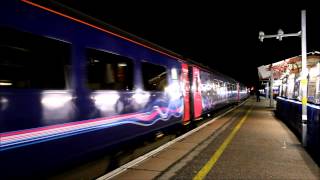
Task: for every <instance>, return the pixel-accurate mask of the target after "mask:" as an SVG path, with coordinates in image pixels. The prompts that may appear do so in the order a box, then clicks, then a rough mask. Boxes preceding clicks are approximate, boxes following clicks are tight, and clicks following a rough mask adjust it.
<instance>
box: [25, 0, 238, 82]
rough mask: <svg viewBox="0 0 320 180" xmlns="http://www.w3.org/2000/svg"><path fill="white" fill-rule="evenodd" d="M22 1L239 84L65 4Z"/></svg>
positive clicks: (39, 0) (52, 0)
mask: <svg viewBox="0 0 320 180" xmlns="http://www.w3.org/2000/svg"><path fill="white" fill-rule="evenodd" d="M21 1H22V2H24V3H27V4H30V5H33V6H36V7H38V8H41V9H44V10H47V11H50V12H52V13H55V14H58V15H60V16H63V17H65V18H68V19H71V20H73V21H76V22H79V23H82V24H85V25H88V26H90V27H93V28H95V29H98V30H101V31H104V32H106V33H109V34H112V35H115V36H117V37H119V38H122V39H125V40H127V41H130V42H132V43H135V44H138V45H141V46H143V47H146V48H148V49H151V50H153V51H156V52H158V53H161V54H163V55H166V56H169V57H171V58H174V59H177V60H179V61H181V62H186V63H190V64H193V65H195V66H197V67H200V68H202V69H205V70H207V71H211V72H214V73H215V74H216V75H218V76H220V77H222V78H224V79H226V80H228V81H231V82H238V81H236V80H235V79H233V78H231V77H229V76H227V75H224V74H222V73H220V72H219V71H217V70H214V69H213V68H211V67H208V66H205V65H203V64H201V63H199V62H196V61H194V60H192V59H189V58H186V57H184V56H182V55H181V54H178V53H175V52H173V51H171V50H168V49H166V48H164V47H162V46H159V45H157V44H155V43H152V42H150V41H148V40H145V39H143V38H141V37H138V36H136V35H134V34H131V33H129V32H127V31H124V30H122V29H120V28H117V27H115V26H112V25H110V24H108V23H106V22H104V21H101V20H99V19H97V18H94V17H91V16H89V15H87V14H85V13H83V12H81V11H79V10H76V9H73V8H71V7H69V6H67V5H65V4H61V3H59V2H57V1H54V0H47V1H43V0H33V1H32V2H31V1H30V0H21Z"/></svg>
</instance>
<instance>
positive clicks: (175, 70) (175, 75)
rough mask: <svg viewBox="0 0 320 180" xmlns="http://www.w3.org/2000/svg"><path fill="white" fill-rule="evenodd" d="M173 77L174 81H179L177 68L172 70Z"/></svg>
mask: <svg viewBox="0 0 320 180" xmlns="http://www.w3.org/2000/svg"><path fill="white" fill-rule="evenodd" d="M171 77H172V79H173V80H178V72H177V69H176V68H172V69H171Z"/></svg>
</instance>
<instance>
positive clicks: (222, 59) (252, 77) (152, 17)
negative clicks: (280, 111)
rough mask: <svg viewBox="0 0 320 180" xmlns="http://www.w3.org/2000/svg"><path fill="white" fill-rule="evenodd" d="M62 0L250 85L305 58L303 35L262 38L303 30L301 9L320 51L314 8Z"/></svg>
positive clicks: (311, 47) (319, 16) (319, 22)
mask: <svg viewBox="0 0 320 180" xmlns="http://www.w3.org/2000/svg"><path fill="white" fill-rule="evenodd" d="M57 1H59V2H61V3H64V4H67V5H69V6H71V7H73V8H75V9H78V10H80V11H82V12H84V13H86V14H88V15H90V16H93V17H95V18H97V19H100V20H102V21H104V22H106V23H109V24H111V25H113V26H116V27H119V28H121V29H123V30H125V31H127V32H130V33H132V34H135V35H137V36H139V37H141V38H144V39H146V40H148V41H151V42H153V43H156V44H158V45H160V46H162V47H165V48H167V49H169V50H172V51H174V52H176V53H179V54H181V55H183V56H184V57H187V58H191V59H193V60H194V61H197V62H200V63H202V64H204V65H207V66H209V67H211V68H213V69H216V70H218V71H220V72H222V73H224V74H226V75H228V76H231V77H233V78H235V79H237V80H239V81H241V82H243V83H245V84H246V85H250V86H252V85H256V83H257V81H258V75H257V67H258V66H260V65H265V64H269V63H272V62H276V61H280V60H283V59H284V58H289V57H292V56H296V55H300V54H301V40H300V38H299V37H290V38H287V39H283V40H282V41H278V40H276V39H266V40H265V41H264V42H263V43H261V42H260V41H259V39H258V33H259V31H260V30H263V31H264V32H265V34H276V33H277V31H278V29H279V28H281V29H282V30H283V31H284V32H285V33H296V32H298V31H300V28H301V25H300V23H301V17H300V15H301V9H306V10H307V41H308V43H307V44H308V46H307V49H308V52H310V51H315V50H317V51H320V13H319V10H318V8H316V7H317V6H316V5H314V6H312V4H299V5H294V4H293V3H294V2H292V4H288V2H287V4H286V3H283V4H281V3H279V2H277V1H275V2H272V1H259V4H257V3H252V2H254V1H250V2H242V1H240V2H238V3H232V2H228V1H225V2H215V1H173V0H172V1H164V0H162V1H148V2H142V1H117V3H113V4H108V3H106V2H110V1H101V0H100V1H93V0H90V1H89V0H88V1H78V0H68V1H67V0H57ZM173 2H174V3H173ZM295 4H296V2H295Z"/></svg>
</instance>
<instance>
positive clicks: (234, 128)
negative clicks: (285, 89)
mask: <svg viewBox="0 0 320 180" xmlns="http://www.w3.org/2000/svg"><path fill="white" fill-rule="evenodd" d="M268 106H269V103H268V102H267V101H266V100H265V99H261V101H260V102H256V101H255V99H254V98H250V99H249V100H247V102H246V103H244V104H243V105H242V106H240V107H239V108H237V109H235V110H234V111H232V112H230V113H228V114H227V115H225V116H224V117H222V118H219V119H217V120H215V121H214V122H213V123H211V124H210V125H208V126H206V127H205V128H203V129H201V130H200V131H198V132H196V133H194V134H192V135H190V136H188V137H186V138H185V139H183V140H181V141H179V142H177V143H175V144H173V145H172V146H170V147H169V148H167V149H165V150H164V151H162V152H160V153H158V154H156V155H154V156H153V157H152V158H149V159H147V160H145V161H144V162H142V163H140V164H137V165H135V166H133V167H131V168H129V169H128V170H127V171H125V172H123V173H121V174H119V175H118V176H116V177H114V178H113V179H124V180H129V179H137V180H138V179H139V180H141V179H318V180H319V179H320V169H319V166H318V165H317V164H316V163H315V162H314V160H313V159H312V158H311V157H310V156H309V154H308V153H307V152H306V151H305V149H304V148H303V147H302V146H301V144H300V142H299V141H298V139H297V137H296V136H295V135H294V134H293V133H292V132H291V131H290V130H289V129H288V128H287V127H286V125H285V124H283V123H282V122H281V121H280V120H278V119H277V118H276V117H275V116H274V112H273V111H274V109H273V108H270V107H268ZM319 153H320V152H319Z"/></svg>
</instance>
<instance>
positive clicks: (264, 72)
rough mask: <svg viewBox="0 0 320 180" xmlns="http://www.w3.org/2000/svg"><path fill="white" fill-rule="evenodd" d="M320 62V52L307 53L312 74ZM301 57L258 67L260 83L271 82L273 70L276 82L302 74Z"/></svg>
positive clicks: (308, 65)
mask: <svg viewBox="0 0 320 180" xmlns="http://www.w3.org/2000/svg"><path fill="white" fill-rule="evenodd" d="M319 61H320V52H319V51H314V52H310V53H307V67H308V70H309V73H310V69H311V68H312V67H315V66H316V65H317V64H318V62H319ZM301 67H302V64H301V55H300V56H295V57H291V58H288V59H285V60H282V61H279V62H275V63H272V64H268V65H262V66H259V67H258V74H259V79H260V81H263V80H269V79H270V76H271V70H273V78H274V79H275V80H277V79H282V78H283V77H285V76H287V75H289V74H293V73H294V74H297V73H300V72H301Z"/></svg>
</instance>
